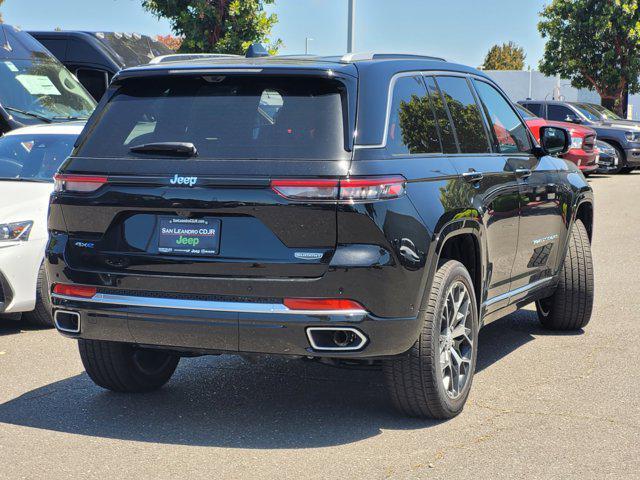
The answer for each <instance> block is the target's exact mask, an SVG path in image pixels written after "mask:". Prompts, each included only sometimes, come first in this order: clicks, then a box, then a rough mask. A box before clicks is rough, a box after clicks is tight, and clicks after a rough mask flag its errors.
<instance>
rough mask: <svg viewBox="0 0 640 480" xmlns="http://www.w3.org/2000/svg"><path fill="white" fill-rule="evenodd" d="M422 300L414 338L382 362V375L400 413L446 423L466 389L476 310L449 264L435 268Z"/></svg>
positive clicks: (460, 270)
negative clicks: (424, 304) (420, 324)
mask: <svg viewBox="0 0 640 480" xmlns="http://www.w3.org/2000/svg"><path fill="white" fill-rule="evenodd" d="M427 295H428V302H427V309H426V311H425V312H423V313H422V318H423V328H422V332H421V333H420V337H419V338H418V340H417V341H416V343H415V344H414V345H413V347H411V349H410V350H409V351H408V352H406V353H404V354H402V355H398V356H397V357H395V358H392V359H389V360H385V361H384V362H383V372H384V376H385V381H386V384H387V388H388V390H389V393H390V395H391V399H392V401H393V403H394V405H395V407H396V408H397V409H398V410H400V411H401V412H402V413H404V414H405V415H408V416H411V417H420V418H437V419H447V418H452V417H455V416H456V415H458V414H459V413H460V412H461V411H462V409H463V407H464V404H465V402H466V401H467V397H468V396H469V391H470V389H471V383H472V381H473V374H474V372H475V368H476V352H477V343H478V342H477V338H478V309H477V305H476V298H475V294H474V288H473V283H472V281H471V277H470V276H469V272H468V271H467V269H466V268H465V267H464V265H462V264H461V263H460V262H457V261H454V260H448V261H446V262H444V263H443V264H442V265H441V266H440V267H439V268H438V271H437V272H436V275H435V277H434V280H433V286H432V287H431V291H430V292H428V293H427ZM463 295H464V296H463ZM454 350H455V352H454ZM456 371H457V375H458V376H457V378H456Z"/></svg>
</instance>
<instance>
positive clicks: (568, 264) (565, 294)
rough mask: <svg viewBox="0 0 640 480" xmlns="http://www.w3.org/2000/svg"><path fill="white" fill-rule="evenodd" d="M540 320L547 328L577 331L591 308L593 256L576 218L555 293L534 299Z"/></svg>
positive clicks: (586, 322) (580, 223) (585, 231)
mask: <svg viewBox="0 0 640 480" xmlns="http://www.w3.org/2000/svg"><path fill="white" fill-rule="evenodd" d="M536 310H537V312H538V318H539V319H540V323H542V325H543V326H544V327H545V328H548V329H550V330H579V329H581V328H584V327H585V326H586V325H587V324H588V323H589V320H590V319H591V311H592V310H593V259H592V258H591V244H590V243H589V236H588V234H587V229H586V228H585V226H584V224H583V223H582V221H580V220H576V221H575V222H574V224H573V228H572V229H571V236H570V238H569V248H568V250H567V254H566V256H565V259H564V264H563V266H562V270H561V271H560V279H559V282H558V287H557V288H556V291H555V293H554V294H553V295H552V296H551V297H548V298H545V299H543V300H539V301H537V302H536Z"/></svg>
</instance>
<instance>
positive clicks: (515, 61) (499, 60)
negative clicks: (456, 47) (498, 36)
mask: <svg viewBox="0 0 640 480" xmlns="http://www.w3.org/2000/svg"><path fill="white" fill-rule="evenodd" d="M526 57H527V56H526V55H525V53H524V49H523V48H522V47H519V46H517V45H516V44H515V43H513V42H509V43H503V44H502V45H494V46H493V47H491V48H490V49H489V52H488V53H487V56H486V57H484V65H483V66H482V67H483V68H484V69H485V70H522V69H523V68H524V59H525V58H526Z"/></svg>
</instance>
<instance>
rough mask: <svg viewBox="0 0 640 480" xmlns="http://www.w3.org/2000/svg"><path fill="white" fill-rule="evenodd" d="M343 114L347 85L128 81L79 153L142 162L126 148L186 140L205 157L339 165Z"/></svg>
mask: <svg viewBox="0 0 640 480" xmlns="http://www.w3.org/2000/svg"><path fill="white" fill-rule="evenodd" d="M346 116H347V115H346V87H345V85H344V84H343V83H342V82H340V81H338V80H333V79H332V80H328V79H321V78H301V77H275V76H274V77H271V76H270V77H260V76H255V75H248V76H204V77H182V78H167V79H158V78H156V79H153V81H150V80H149V79H144V80H143V79H140V80H138V79H131V80H129V81H128V82H127V83H125V84H124V85H123V86H122V87H121V88H120V90H119V91H118V93H117V94H116V95H115V96H114V97H113V99H112V100H111V101H110V102H109V103H108V104H107V105H106V107H105V110H104V111H103V112H101V115H100V119H99V121H98V122H97V124H96V126H95V128H94V129H93V130H92V132H91V134H90V135H88V138H87V139H86V140H85V142H84V143H83V145H81V146H80V149H79V151H78V155H79V156H87V157H130V158H148V157H150V155H148V154H147V155H145V154H134V153H132V152H130V150H129V149H130V148H131V147H133V146H136V145H141V144H146V143H156V142H189V143H193V144H194V145H195V147H196V149H197V151H198V157H199V158H203V159H252V160H255V159H258V160H259V159H279V158H284V159H301V160H310V159H319V160H331V159H335V160H343V159H347V158H349V154H348V152H347V151H346V148H345V141H346V138H347V136H346V135H345V132H346V129H347V128H348V127H347V122H346V120H345V118H346ZM151 157H152V156H151Z"/></svg>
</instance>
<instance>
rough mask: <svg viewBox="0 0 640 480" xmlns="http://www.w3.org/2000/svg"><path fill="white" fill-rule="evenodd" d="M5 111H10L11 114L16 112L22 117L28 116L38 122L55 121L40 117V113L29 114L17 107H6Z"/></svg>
mask: <svg viewBox="0 0 640 480" xmlns="http://www.w3.org/2000/svg"><path fill="white" fill-rule="evenodd" d="M4 109H5V110H8V111H10V112H15V113H19V114H21V115H26V116H28V117H33V118H37V119H38V120H42V121H43V122H46V123H52V122H53V120H51V119H50V118H49V117H46V116H44V115H40V114H39V113H36V112H27V111H26V110H20V109H19V108H15V107H4Z"/></svg>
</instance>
